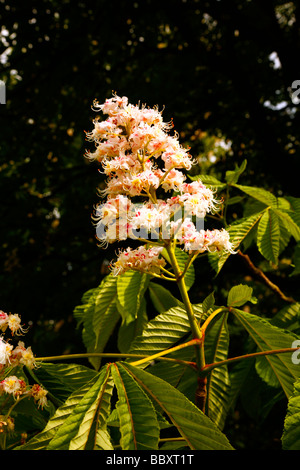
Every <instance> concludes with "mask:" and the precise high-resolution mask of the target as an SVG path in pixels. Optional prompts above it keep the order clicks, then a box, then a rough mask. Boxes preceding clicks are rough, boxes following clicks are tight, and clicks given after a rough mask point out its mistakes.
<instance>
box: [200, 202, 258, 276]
mask: <svg viewBox="0 0 300 470" xmlns="http://www.w3.org/2000/svg"><path fill="white" fill-rule="evenodd" d="M263 214H264V211H262V212H258V213H255V214H253V215H251V216H249V217H245V218H243V219H240V220H239V221H238V222H236V223H233V224H231V226H230V227H229V228H228V232H229V235H230V241H231V242H232V246H233V250H235V251H237V250H238V248H239V246H240V245H241V243H243V241H244V240H245V238H246V237H247V236H248V235H249V233H250V232H251V230H253V229H254V228H255V227H256V224H257V223H258V222H259V220H260V219H261V217H262V215H263ZM229 256H230V253H221V254H219V253H209V255H208V257H209V261H210V264H211V266H212V267H213V268H214V269H215V271H216V272H217V274H218V273H219V272H220V270H221V269H222V267H223V265H224V263H225V262H226V261H227V259H228V258H229Z"/></svg>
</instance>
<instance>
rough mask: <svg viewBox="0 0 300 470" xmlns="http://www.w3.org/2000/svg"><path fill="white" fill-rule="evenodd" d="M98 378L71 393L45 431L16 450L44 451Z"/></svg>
mask: <svg viewBox="0 0 300 470" xmlns="http://www.w3.org/2000/svg"><path fill="white" fill-rule="evenodd" d="M98 377H99V376H98V374H97V376H96V377H94V378H93V379H92V380H91V381H90V382H87V383H86V384H85V385H84V386H83V387H81V388H80V389H78V390H76V391H75V392H73V393H72V394H71V395H70V396H69V398H68V399H67V400H66V402H65V403H64V404H63V405H62V406H60V407H59V408H58V409H57V410H56V412H55V414H54V415H53V417H52V418H51V419H50V420H49V421H48V423H47V425H46V427H45V429H44V430H43V431H42V432H41V433H39V434H38V435H37V436H35V437H33V438H32V439H31V440H30V441H28V442H27V443H26V444H24V445H23V446H20V447H18V448H17V450H19V449H20V450H46V449H47V447H48V445H49V444H50V442H51V440H52V439H53V438H54V437H55V434H56V433H57V431H58V430H59V429H60V427H61V426H62V425H63V424H64V423H65V421H66V420H67V418H68V417H69V416H70V415H71V414H72V412H73V411H74V409H75V408H76V406H77V405H78V404H79V403H80V402H81V400H82V399H83V398H84V396H85V395H86V393H87V392H88V391H89V390H90V388H91V387H92V386H93V385H94V384H95V382H97V379H98Z"/></svg>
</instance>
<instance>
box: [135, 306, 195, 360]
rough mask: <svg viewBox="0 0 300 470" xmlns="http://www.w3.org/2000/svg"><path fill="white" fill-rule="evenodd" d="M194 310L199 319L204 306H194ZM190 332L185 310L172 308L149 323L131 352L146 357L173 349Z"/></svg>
mask: <svg viewBox="0 0 300 470" xmlns="http://www.w3.org/2000/svg"><path fill="white" fill-rule="evenodd" d="M193 308H194V312H195V316H196V318H199V317H200V316H201V314H202V306H201V305H200V304H198V305H193ZM190 331H191V329H190V322H189V319H188V316H187V313H186V311H185V309H183V308H181V307H174V308H171V309H170V310H168V311H167V312H164V313H162V314H159V315H157V316H156V317H155V318H154V319H153V320H151V321H149V323H148V324H147V326H146V328H145V329H144V331H143V333H142V335H140V336H138V337H137V338H136V339H135V340H134V342H133V343H132V345H131V348H130V350H129V352H130V353H135V354H141V355H145V356H147V355H152V354H156V353H158V352H161V351H164V350H165V349H168V348H170V347H172V346H173V345H174V344H175V343H177V341H179V340H180V339H181V338H183V337H184V336H185V335H186V334H188V333H189V332H190Z"/></svg>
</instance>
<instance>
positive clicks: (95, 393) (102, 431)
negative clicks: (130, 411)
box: [47, 367, 113, 450]
mask: <svg viewBox="0 0 300 470" xmlns="http://www.w3.org/2000/svg"><path fill="white" fill-rule="evenodd" d="M112 391H113V384H112V380H111V377H110V370H109V368H108V367H104V368H103V369H102V371H101V372H100V373H99V376H98V379H97V381H96V382H95V383H94V384H93V385H92V386H91V387H90V388H89V390H88V391H87V392H86V393H85V395H84V396H83V397H82V398H81V400H80V401H79V402H78V403H76V406H75V407H74V408H73V409H72V412H71V413H70V414H69V416H68V417H67V418H66V419H65V420H64V422H63V424H62V425H61V426H60V427H59V429H58V430H57V432H56V433H55V436H54V437H53V439H52V440H51V441H50V443H49V444H48V446H47V449H48V450H83V449H86V450H92V449H95V450H96V449H99V448H102V449H104V450H112V449H113V447H112V445H111V443H110V439H109V435H108V432H107V430H106V419H107V417H108V415H109V411H110V399H111V395H112ZM70 399H71V397H70V398H69V399H68V400H67V402H68V401H69V400H70ZM67 402H66V404H67Z"/></svg>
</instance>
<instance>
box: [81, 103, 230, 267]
mask: <svg viewBox="0 0 300 470" xmlns="http://www.w3.org/2000/svg"><path fill="white" fill-rule="evenodd" d="M94 110H96V111H99V110H100V111H102V112H103V114H107V115H108V118H107V119H106V120H104V121H100V120H99V119H95V120H94V129H93V131H91V132H88V133H87V139H88V140H89V141H93V142H94V143H95V147H96V149H95V151H94V152H87V155H86V156H87V158H89V159H90V160H97V161H99V162H100V163H101V166H102V169H103V172H104V174H106V175H107V176H108V180H107V182H106V188H105V190H103V191H102V194H103V195H104V196H106V197H107V199H106V202H105V203H102V204H99V206H98V207H97V210H96V214H95V221H96V226H97V229H96V231H97V237H98V239H99V241H100V242H101V243H102V245H104V246H106V245H107V244H108V243H113V242H115V241H118V240H125V239H126V238H135V239H143V241H144V240H145V239H146V240H149V236H150V235H151V240H154V239H155V240H156V243H159V242H161V245H162V246H163V245H164V242H165V241H166V240H169V239H171V238H173V239H176V242H178V244H179V245H181V247H182V248H183V249H184V250H185V251H188V252H191V251H192V252H193V251H195V252H199V253H201V252H204V251H206V250H208V251H222V250H228V251H230V252H232V247H231V243H230V240H229V234H228V232H226V230H221V231H219V230H213V231H209V230H204V229H203V219H204V217H205V216H206V214H207V213H209V212H214V211H215V210H216V209H217V206H218V203H219V202H218V201H217V200H216V199H215V197H214V192H213V191H212V190H211V189H209V188H207V187H206V186H205V185H204V184H203V183H202V182H201V181H199V180H198V181H193V182H186V175H185V174H184V172H183V170H190V169H191V167H192V164H193V160H192V157H191V155H190V154H189V151H188V150H189V149H186V148H184V147H182V146H181V145H180V143H179V141H178V135H177V134H176V133H175V135H174V136H171V135H169V133H168V131H169V130H170V129H171V127H172V125H171V124H169V123H164V122H163V119H162V113H161V112H159V111H158V109H156V108H154V109H150V108H146V107H145V106H142V107H139V106H134V105H131V104H129V103H128V99H127V97H124V96H123V97H119V96H117V95H113V97H112V98H110V99H107V100H106V101H105V103H104V104H99V103H98V102H97V101H95V102H94ZM169 192H172V193H173V194H166V193H169ZM137 196H139V197H142V198H143V200H142V202H141V203H137V202H136V197H137ZM133 199H134V200H133ZM195 218H196V219H200V220H201V221H202V225H201V229H200V230H199V226H198V224H197V223H195V222H194V219H195ZM149 250H152V251H149ZM160 253H161V250H157V249H156V251H153V249H152V248H151V249H149V248H145V247H140V248H139V249H137V250H127V251H125V252H124V253H123V254H122V253H121V254H119V259H118V261H117V263H116V265H115V269H114V272H115V273H116V274H120V273H121V272H123V271H124V270H126V265H125V263H126V260H127V262H128V264H127V266H134V268H132V267H130V268H127V269H139V270H142V271H143V270H144V271H147V272H148V271H151V270H152V268H153V272H157V270H158V269H159V267H160V266H163V263H160V262H159V255H160ZM121 266H122V269H121Z"/></svg>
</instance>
